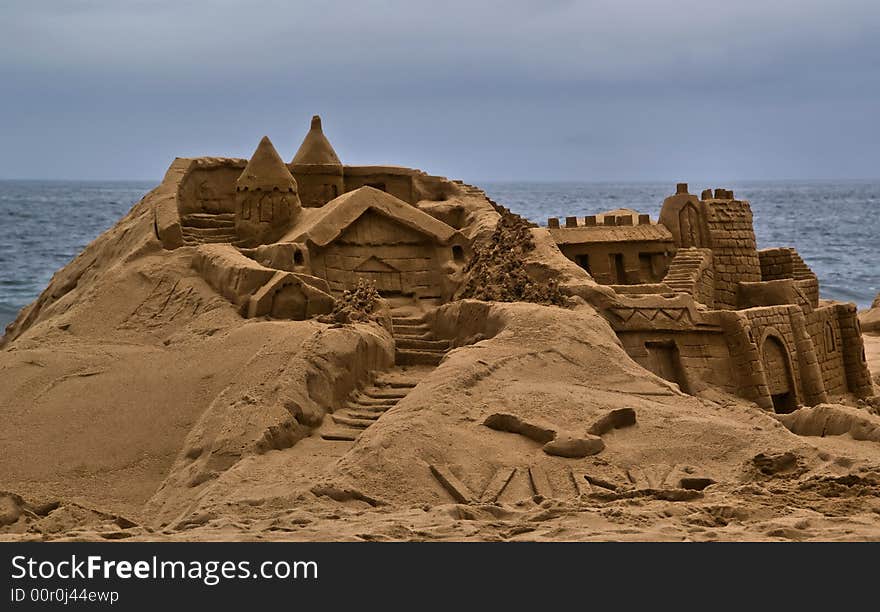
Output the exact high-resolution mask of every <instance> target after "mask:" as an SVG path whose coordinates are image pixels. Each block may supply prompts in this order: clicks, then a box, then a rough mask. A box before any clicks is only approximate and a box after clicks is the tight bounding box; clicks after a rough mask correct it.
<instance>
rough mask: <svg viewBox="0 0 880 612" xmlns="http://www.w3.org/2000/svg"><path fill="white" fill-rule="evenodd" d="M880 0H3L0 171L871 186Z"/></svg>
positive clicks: (876, 172)
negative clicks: (266, 163) (332, 167)
mask: <svg viewBox="0 0 880 612" xmlns="http://www.w3.org/2000/svg"><path fill="white" fill-rule="evenodd" d="M878 31H880V3H878V2H877V1H876V0H835V1H833V2H832V1H831V0H823V1H817V0H761V1H753V0H740V1H738V2H731V1H730V0H722V1H719V0H669V1H663V2H660V1H656V0H602V1H582V2H577V1H563V0H549V1H548V0H544V1H534V2H533V1H524V0H506V1H503V2H502V1H498V2H495V1H479V0H471V1H467V2H459V1H457V0H453V1H449V2H437V1H436V0H433V1H430V2H423V1H422V0H406V1H392V0H386V1H372V0H361V1H357V2H355V1H349V2H337V1H336V0H320V1H314V2H312V1H305V0H304V1H281V0H251V1H245V0H237V1H232V0H203V1H200V2H193V1H187V0H173V1H164V0H155V1H147V0H2V2H0V178H34V179H139V180H147V179H148V180H158V179H160V178H161V176H162V175H163V174H164V172H165V170H166V168H167V167H168V165H169V164H170V163H171V161H172V160H173V158H174V157H176V156H199V155H213V156H233V157H249V156H250V154H251V153H252V151H253V149H254V148H255V147H256V144H257V142H258V141H259V139H260V137H261V136H263V135H268V136H269V137H270V138H271V139H272V141H273V142H274V144H275V146H276V148H277V149H278V150H279V152H280V153H281V155H282V157H284V158H285V159H290V158H291V157H292V156H293V154H294V153H295V151H296V149H297V147H298V146H299V143H300V142H301V140H302V138H303V136H304V135H305V132H306V131H307V129H308V125H309V119H310V118H311V116H312V115H313V114H316V113H317V114H320V115H321V116H322V118H323V124H324V131H325V133H326V134H327V136H328V138H329V139H330V141H331V142H332V143H333V145H334V147H335V148H336V151H337V153H338V154H339V156H340V158H341V159H342V161H343V162H344V163H347V164H380V163H390V164H396V165H404V166H411V167H418V168H422V169H423V170H425V171H427V172H430V173H432V174H440V175H444V176H449V177H453V178H461V179H464V180H468V181H476V182H478V181H491V180H518V181H544V180H546V181H554V180H576V181H623V180H646V181H655V180H664V181H670V182H676V181H688V180H690V181H693V182H697V181H698V180H708V179H719V180H721V179H725V180H749V179H850V178H856V179H857V178H878V177H880V154H878V149H880V121H878V109H880V37H878V36H877V32H878Z"/></svg>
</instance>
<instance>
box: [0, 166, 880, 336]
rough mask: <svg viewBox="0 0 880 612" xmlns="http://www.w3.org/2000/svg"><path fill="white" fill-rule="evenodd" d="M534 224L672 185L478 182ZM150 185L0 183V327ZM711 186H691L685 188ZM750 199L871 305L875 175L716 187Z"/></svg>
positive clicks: (876, 232) (774, 228) (786, 239)
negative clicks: (862, 178)
mask: <svg viewBox="0 0 880 612" xmlns="http://www.w3.org/2000/svg"><path fill="white" fill-rule="evenodd" d="M476 184H478V185H479V186H480V187H481V188H483V189H484V190H485V191H486V193H488V194H489V196H490V197H491V198H492V199H494V200H495V201H497V202H498V203H500V204H503V205H505V206H507V207H508V208H510V209H511V210H513V211H514V212H516V213H519V214H520V215H522V216H524V217H526V218H528V219H530V220H532V221H534V222H536V223H540V224H542V225H544V224H546V222H547V218H548V217H565V216H566V215H576V216H584V215H589V214H595V213H599V212H602V211H605V210H609V209H614V208H634V209H636V210H638V211H640V212H647V213H650V214H651V217H652V218H655V219H656V217H657V215H658V213H659V211H660V204H661V203H662V201H663V198H664V197H666V196H667V195H669V194H671V193H673V192H674V191H675V185H674V183H671V182H670V183H574V182H572V183H542V182H486V183H476ZM155 185H156V183H150V182H142V181H113V182H97V181H76V182H70V181H0V215H2V216H3V218H4V219H6V222H5V223H3V225H2V226H0V330H2V328H3V327H5V326H6V324H7V323H9V322H10V321H12V320H13V319H14V318H15V316H16V314H17V312H18V311H19V309H21V308H22V307H23V306H25V305H27V304H28V303H29V302H31V301H32V300H33V299H34V298H36V297H37V295H39V293H40V291H42V289H43V288H44V287H45V286H46V284H47V283H48V282H49V279H50V278H51V277H52V274H53V273H54V272H55V271H56V270H57V269H59V268H61V267H62V266H64V265H65V264H66V263H67V262H69V261H70V260H71V259H72V258H73V257H74V256H75V255H76V254H77V253H79V252H80V251H81V250H82V249H83V248H84V247H85V246H86V245H87V244H88V243H89V242H90V241H91V240H93V239H94V238H95V237H96V236H98V235H99V234H100V233H101V232H103V231H104V230H106V229H108V228H109V227H111V226H112V225H113V224H114V223H115V222H116V221H117V220H118V219H119V218H120V217H122V216H123V215H124V214H125V213H126V212H128V210H129V209H130V208H131V206H132V205H133V204H134V203H135V202H137V201H138V200H139V199H140V198H141V197H143V195H144V194H145V193H146V192H147V191H149V190H150V189H152V188H153V187H154V186H155ZM715 186H716V185H705V186H702V185H697V184H692V185H691V193H699V192H700V191H701V190H702V189H703V188H704V187H715ZM718 186H721V187H724V188H727V189H733V190H734V192H735V195H736V197H738V198H745V199H747V200H750V201H751V204H752V211H753V213H754V217H755V233H756V235H757V239H758V248H766V247H771V246H793V247H795V248H796V249H797V250H798V252H799V253H800V254H801V256H802V257H803V258H804V260H805V261H806V262H807V264H808V265H809V266H810V267H811V268H812V269H813V271H815V272H816V274H818V275H819V283H820V292H821V295H822V297H824V298H828V299H835V300H844V301H850V302H855V303H856V304H857V305H858V306H859V307H860V308H865V307H867V306H868V305H870V303H871V301H872V300H873V299H874V296H876V295H877V292H878V291H880V266H878V265H877V264H876V262H874V258H875V257H877V256H878V250H880V248H878V247H880V182H869V181H847V182H819V181H815V182H812V181H755V182H748V181H743V182H739V183H726V184H723V185H718Z"/></svg>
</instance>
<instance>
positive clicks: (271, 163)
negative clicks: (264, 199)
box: [236, 136, 296, 191]
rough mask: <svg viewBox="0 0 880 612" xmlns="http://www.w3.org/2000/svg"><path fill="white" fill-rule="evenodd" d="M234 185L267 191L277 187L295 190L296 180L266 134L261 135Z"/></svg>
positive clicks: (283, 189)
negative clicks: (255, 148)
mask: <svg viewBox="0 0 880 612" xmlns="http://www.w3.org/2000/svg"><path fill="white" fill-rule="evenodd" d="M236 187H238V188H239V189H263V190H267V191H271V190H272V189H274V188H276V187H277V188H278V189H281V190H282V191H296V180H295V179H294V178H293V175H292V174H291V173H290V170H288V169H287V166H286V165H284V161H282V159H281V156H280V155H278V151H276V150H275V147H274V146H272V141H271V140H269V137H268V136H263V139H262V140H260V144H258V145H257V150H256V151H254V154H253V156H251V159H250V161H249V162H248V163H247V166H245V168H244V171H243V172H242V173H241V176H239V177H238V180H237V181H236Z"/></svg>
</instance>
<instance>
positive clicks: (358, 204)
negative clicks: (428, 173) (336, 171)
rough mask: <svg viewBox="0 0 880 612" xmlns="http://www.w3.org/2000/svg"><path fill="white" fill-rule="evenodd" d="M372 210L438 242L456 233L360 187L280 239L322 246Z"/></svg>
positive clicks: (385, 195)
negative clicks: (309, 242) (307, 241)
mask: <svg viewBox="0 0 880 612" xmlns="http://www.w3.org/2000/svg"><path fill="white" fill-rule="evenodd" d="M371 209H372V210H374V211H376V212H378V213H380V214H383V215H385V216H387V217H389V218H391V219H394V220H395V221H397V222H399V223H401V224H402V225H405V226H407V227H410V228H412V229H414V230H416V231H418V232H421V233H423V234H428V235H429V236H431V237H433V238H434V239H435V240H437V241H438V242H442V243H445V242H448V241H449V240H450V239H451V238H452V237H453V236H454V235H455V234H456V230H455V228H453V227H452V226H450V225H447V224H446V223H443V222H442V221H440V220H438V219H435V218H434V217H432V216H431V215H429V214H427V213H425V212H422V211H421V210H419V209H418V208H416V207H415V206H413V205H411V204H407V203H406V202H404V201H403V200H399V199H398V198H395V197H394V196H393V195H390V194H388V193H385V192H384V191H380V190H379V189H376V188H374V187H361V188H359V189H355V190H354V191H349V192H348V193H345V194H342V195H341V196H339V197H338V198H336V199H334V200H331V201H330V202H328V203H327V204H325V205H324V206H323V207H321V208H320V209H318V210H317V211H316V213H315V214H313V215H312V216H310V217H309V218H307V219H305V220H304V222H303V223H301V224H300V225H299V226H298V227H295V228H294V229H293V230H292V231H291V232H290V233H289V234H288V235H287V236H285V238H284V239H283V240H285V241H292V242H305V241H306V240H309V241H311V242H312V243H314V244H316V245H318V246H325V245H327V244H329V243H331V242H332V241H333V240H335V239H336V238H338V237H339V235H340V234H341V233H342V232H343V231H345V229H346V228H347V227H348V226H349V225H351V224H352V223H354V222H355V221H357V220H358V219H359V218H360V216H361V215H363V214H364V213H365V212H366V211H368V210H371Z"/></svg>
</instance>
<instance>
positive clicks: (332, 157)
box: [290, 115, 342, 166]
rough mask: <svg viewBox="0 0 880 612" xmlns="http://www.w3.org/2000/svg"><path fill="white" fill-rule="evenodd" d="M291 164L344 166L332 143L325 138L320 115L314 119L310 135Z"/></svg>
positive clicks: (307, 135)
mask: <svg viewBox="0 0 880 612" xmlns="http://www.w3.org/2000/svg"><path fill="white" fill-rule="evenodd" d="M290 163H291V164H294V165H298V164H302V165H312V166H314V165H321V166H341V165H342V162H341V161H339V157H338V156H337V155H336V151H334V150H333V146H332V145H331V144H330V141H329V140H327V137H326V136H324V130H323V129H321V117H319V116H318V115H315V116H314V117H312V126H311V128H310V129H309V133H308V134H306V137H305V138H304V139H303V141H302V144H301V145H300V146H299V150H298V151H297V152H296V155H294V156H293V161H292V162H290Z"/></svg>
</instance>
